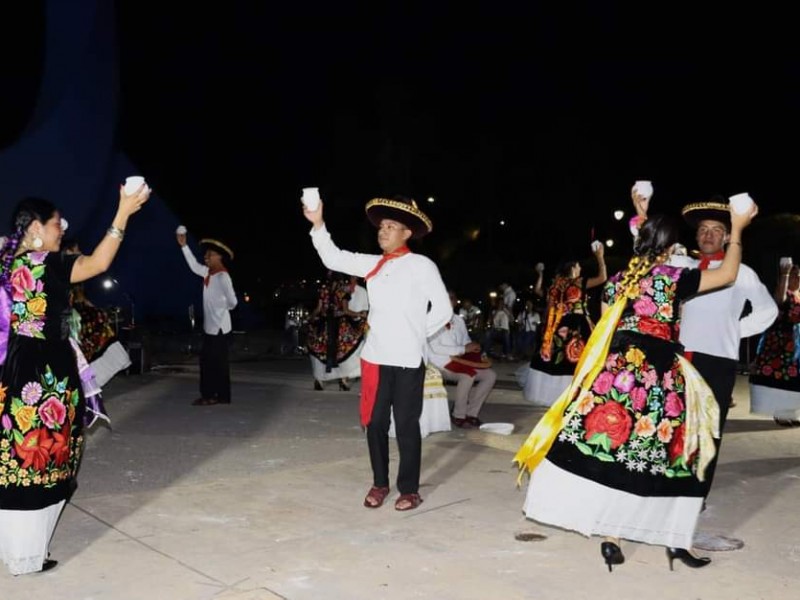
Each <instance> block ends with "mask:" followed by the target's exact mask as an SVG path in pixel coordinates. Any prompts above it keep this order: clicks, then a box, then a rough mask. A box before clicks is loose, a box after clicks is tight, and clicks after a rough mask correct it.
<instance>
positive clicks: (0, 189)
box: [0, 0, 202, 326]
mask: <svg viewBox="0 0 800 600" xmlns="http://www.w3.org/2000/svg"><path fill="white" fill-rule="evenodd" d="M45 6H46V11H45V12H46V14H45V19H46V23H45V35H44V44H45V56H44V62H43V65H42V70H41V80H40V83H39V93H38V97H37V99H36V107H35V109H34V110H33V112H32V117H31V119H30V121H29V122H28V123H27V124H26V126H25V128H24V129H23V131H22V133H21V135H20V136H19V137H18V139H17V140H16V141H15V142H14V143H12V144H10V145H8V146H7V147H6V148H4V149H3V150H2V151H0V233H3V234H6V233H8V229H9V221H10V215H11V211H12V210H13V207H14V205H15V204H16V202H17V201H18V200H19V199H20V198H22V197H23V196H39V197H43V198H47V199H49V200H51V201H52V202H54V203H55V204H56V205H57V206H58V207H59V208H60V209H61V212H62V216H63V217H65V218H66V219H67V220H68V221H69V224H70V225H69V231H68V232H67V237H72V238H76V239H77V240H78V241H79V242H80V246H81V249H82V250H83V251H84V252H90V251H91V250H92V249H93V248H94V246H95V244H96V243H97V242H98V241H99V240H100V239H101V238H102V236H103V235H104V234H105V231H106V228H107V227H108V225H109V224H110V222H111V219H112V218H113V215H114V212H115V210H116V206H117V204H118V199H119V185H120V183H121V182H123V181H124V179H125V177H127V176H128V175H134V174H140V175H144V176H145V178H146V177H147V173H140V172H139V170H138V169H137V166H136V165H134V164H131V162H130V161H129V160H128V158H127V157H126V155H125V154H124V153H123V151H122V150H121V149H120V147H119V145H118V144H117V117H118V110H119V102H118V97H119V85H118V83H119V72H118V71H119V69H118V61H117V36H116V31H115V17H114V3H113V2H107V1H104V0H82V1H81V2H61V1H58V0H48V1H47V2H46V5H45ZM144 43H146V41H145V42H144ZM0 89H3V90H4V92H3V93H12V90H9V86H7V85H2V81H0ZM154 93H157V91H154ZM177 225H178V219H177V217H176V216H175V215H174V214H173V213H172V211H171V210H170V209H169V207H168V206H167V205H166V204H165V203H164V202H163V200H162V199H160V198H159V195H158V190H155V191H154V193H153V195H152V196H151V198H150V201H149V202H148V203H147V204H146V205H145V206H144V208H143V209H142V210H141V211H140V212H138V213H137V214H136V215H134V216H133V217H132V218H131V221H130V222H129V225H128V230H127V232H126V235H125V240H124V242H123V244H122V247H121V249H120V252H119V254H118V255H117V258H116V260H115V262H114V264H113V265H112V267H111V270H110V271H109V273H108V275H109V276H111V277H113V278H114V279H115V280H116V281H117V282H118V285H116V286H115V287H113V288H112V289H111V290H108V291H106V290H104V289H103V288H101V287H100V286H99V283H100V280H102V279H103V278H102V276H101V277H100V278H98V280H96V281H93V282H91V284H90V285H87V291H88V292H89V294H90V296H91V298H92V300H93V301H95V303H96V304H98V305H100V306H108V305H118V306H121V307H123V309H124V310H126V311H128V310H130V308H131V306H133V307H134V311H135V318H136V321H138V322H143V321H144V322H146V321H148V320H150V319H164V318H166V319H185V322H186V323H187V324H188V317H187V314H188V307H189V305H191V304H194V306H195V309H196V310H197V313H198V319H199V318H200V310H201V308H202V304H201V292H202V285H201V282H200V280H199V278H198V277H197V276H196V275H194V274H192V273H191V272H190V271H189V269H188V268H187V267H186V264H185V262H184V259H183V256H182V254H181V252H180V251H179V248H178V245H177V243H176V241H175V234H174V231H175V228H176V227H177ZM190 244H191V245H192V247H193V248H194V249H195V250H196V253H197V254H198V258H199V250H197V245H196V241H195V240H192V239H190ZM187 326H188V325H187Z"/></svg>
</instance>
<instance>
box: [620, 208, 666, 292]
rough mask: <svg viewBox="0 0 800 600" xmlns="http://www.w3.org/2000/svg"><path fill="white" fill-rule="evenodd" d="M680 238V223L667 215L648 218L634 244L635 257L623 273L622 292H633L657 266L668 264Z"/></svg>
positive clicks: (621, 280)
mask: <svg viewBox="0 0 800 600" xmlns="http://www.w3.org/2000/svg"><path fill="white" fill-rule="evenodd" d="M679 237H680V230H679V228H678V221H677V220H676V219H675V218H673V217H670V216H667V215H654V216H651V217H648V218H647V220H646V221H645V222H644V224H643V225H642V226H641V228H640V229H639V235H638V237H637V238H636V241H635V242H634V244H633V252H634V255H633V257H631V259H630V261H628V266H627V267H626V268H625V270H624V271H623V272H622V277H621V278H620V281H619V284H618V286H619V289H620V290H625V291H628V290H633V289H634V286H635V285H636V284H637V283H638V282H639V280H640V279H641V278H642V277H644V276H645V275H646V274H647V273H648V272H649V271H650V269H652V268H653V267H654V266H655V265H657V264H661V263H663V262H666V260H667V259H668V258H669V252H670V249H671V248H672V246H673V245H674V244H676V243H677V242H678V240H679Z"/></svg>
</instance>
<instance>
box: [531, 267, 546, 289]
mask: <svg viewBox="0 0 800 600" xmlns="http://www.w3.org/2000/svg"><path fill="white" fill-rule="evenodd" d="M543 282H544V264H542V263H538V264H537V265H536V283H535V284H534V286H533V293H534V294H536V295H537V296H538V297H539V298H544V288H543V287H542V284H543Z"/></svg>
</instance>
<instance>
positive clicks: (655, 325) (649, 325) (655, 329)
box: [639, 317, 672, 340]
mask: <svg viewBox="0 0 800 600" xmlns="http://www.w3.org/2000/svg"><path fill="white" fill-rule="evenodd" d="M639 331H641V332H642V333H644V334H645V335H652V336H653V337H657V338H659V339H662V340H668V339H670V337H671V334H672V331H671V330H670V327H669V325H667V324H666V323H662V322H661V321H657V320H656V319H648V318H646V317H642V318H641V319H639Z"/></svg>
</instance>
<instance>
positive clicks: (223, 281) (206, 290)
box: [181, 245, 238, 335]
mask: <svg viewBox="0 0 800 600" xmlns="http://www.w3.org/2000/svg"><path fill="white" fill-rule="evenodd" d="M181 251H182V252H183V257H184V258H185V259H186V264H187V265H189V268H190V269H191V270H192V272H193V273H195V274H196V275H199V276H200V277H202V278H203V279H205V278H206V276H207V275H208V267H207V266H205V265H204V264H201V263H199V262H198V261H197V259H196V258H195V257H194V254H192V251H191V250H190V249H189V246H188V245H185V246H182V247H181ZM237 302H238V300H237V299H236V292H235V291H234V289H233V280H232V279H231V276H230V275H229V274H228V272H227V271H220V272H218V273H215V274H214V275H211V276H210V277H209V280H208V285H206V284H205V282H204V283H203V331H204V332H205V333H207V334H209V335H217V334H218V333H220V331H221V332H222V333H230V331H231V312H230V311H232V310H233V309H234V308H236V304H237Z"/></svg>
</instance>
